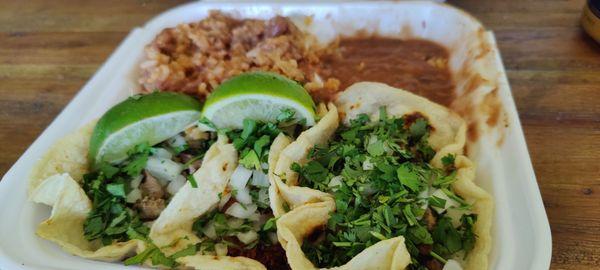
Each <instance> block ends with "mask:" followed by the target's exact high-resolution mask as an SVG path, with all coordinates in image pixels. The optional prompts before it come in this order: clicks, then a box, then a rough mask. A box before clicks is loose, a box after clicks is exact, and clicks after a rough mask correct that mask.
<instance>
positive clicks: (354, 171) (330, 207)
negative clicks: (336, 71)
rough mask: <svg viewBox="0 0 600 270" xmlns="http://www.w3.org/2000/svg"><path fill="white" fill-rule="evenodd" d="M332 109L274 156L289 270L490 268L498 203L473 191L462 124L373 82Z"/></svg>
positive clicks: (278, 145)
mask: <svg viewBox="0 0 600 270" xmlns="http://www.w3.org/2000/svg"><path fill="white" fill-rule="evenodd" d="M336 106H337V109H339V115H340V116H341V119H340V122H341V123H342V125H340V126H339V127H338V112H337V111H336ZM328 110H329V112H328V113H327V114H326V115H325V116H324V117H323V118H322V119H321V120H320V122H319V123H317V124H316V125H315V126H314V127H312V128H310V129H309V130H307V131H305V132H304V133H302V134H300V135H299V137H298V139H297V140H296V141H293V140H291V139H288V138H285V137H283V136H280V137H279V138H277V139H276V140H275V141H274V142H273V146H272V149H271V153H272V154H271V157H270V158H272V159H275V160H276V161H274V162H273V163H272V164H271V166H272V171H271V172H270V174H269V177H270V179H271V181H272V183H273V186H274V188H275V189H277V190H276V191H275V193H276V194H278V197H277V199H276V200H273V201H272V203H275V204H279V205H274V206H273V209H274V212H275V213H276V214H277V215H279V216H280V217H279V219H278V220H277V228H278V231H277V234H278V237H279V241H280V242H281V244H282V246H283V247H284V248H285V250H286V254H287V259H288V263H289V264H290V266H291V268H292V269H442V268H443V269H446V270H448V269H487V265H488V261H487V256H488V253H489V250H490V225H491V215H492V208H493V203H492V200H491V197H490V195H488V194H487V193H486V192H485V191H484V190H482V189H481V188H479V187H478V186H476V185H475V184H474V183H473V180H474V176H475V175H474V171H475V169H474V164H473V162H471V161H470V160H469V159H468V158H467V157H466V156H464V155H463V152H462V151H463V148H464V145H465V132H466V127H465V123H464V122H463V120H462V119H461V118H460V117H459V116H457V115H456V114H454V113H453V112H451V111H449V110H448V109H446V108H444V107H442V106H440V105H437V104H435V103H432V102H430V101H428V100H427V99H425V98H422V97H419V96H416V95H413V94H411V93H409V92H406V91H403V90H400V89H395V88H392V87H389V86H387V85H384V84H380V83H367V82H363V83H357V84H354V85H352V86H351V87H349V88H348V89H346V90H345V91H344V92H343V93H341V94H340V95H339V96H338V97H337V99H336V102H335V105H333V104H330V105H329V106H328ZM286 205H287V206H288V207H286ZM286 208H289V209H291V210H290V211H289V212H287V211H285V210H284V209H286ZM276 209H280V210H276Z"/></svg>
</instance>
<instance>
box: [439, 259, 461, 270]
mask: <svg viewBox="0 0 600 270" xmlns="http://www.w3.org/2000/svg"><path fill="white" fill-rule="evenodd" d="M462 269H463V268H462V266H460V264H459V263H458V262H457V261H455V260H452V259H450V260H448V261H447V262H446V264H445V265H444V268H443V269H442V270H462Z"/></svg>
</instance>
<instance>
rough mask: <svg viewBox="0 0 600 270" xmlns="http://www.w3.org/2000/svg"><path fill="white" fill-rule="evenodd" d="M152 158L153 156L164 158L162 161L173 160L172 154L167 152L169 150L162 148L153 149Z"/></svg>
mask: <svg viewBox="0 0 600 270" xmlns="http://www.w3.org/2000/svg"><path fill="white" fill-rule="evenodd" d="M152 156H155V157H157V158H164V159H171V158H173V154H171V152H169V150H167V149H164V148H162V147H156V148H154V153H153V154H152Z"/></svg>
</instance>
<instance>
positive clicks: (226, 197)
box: [219, 192, 231, 210]
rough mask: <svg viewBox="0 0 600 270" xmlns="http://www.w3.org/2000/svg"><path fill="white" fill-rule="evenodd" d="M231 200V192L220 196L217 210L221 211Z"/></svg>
mask: <svg viewBox="0 0 600 270" xmlns="http://www.w3.org/2000/svg"><path fill="white" fill-rule="evenodd" d="M230 199H231V192H229V193H227V194H223V195H221V200H220V201H219V210H221V209H223V207H224V206H225V204H227V202H228V201H229V200H230Z"/></svg>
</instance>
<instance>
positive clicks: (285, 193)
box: [268, 104, 339, 217]
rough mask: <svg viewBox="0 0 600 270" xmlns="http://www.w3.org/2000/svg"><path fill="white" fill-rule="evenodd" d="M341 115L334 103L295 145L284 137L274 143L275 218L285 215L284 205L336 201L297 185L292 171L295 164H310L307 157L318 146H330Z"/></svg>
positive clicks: (272, 194)
mask: <svg viewBox="0 0 600 270" xmlns="http://www.w3.org/2000/svg"><path fill="white" fill-rule="evenodd" d="M321 107H322V106H321ZM338 122H339V120H338V112H337V109H336V107H335V105H333V104H330V105H329V106H328V111H327V113H326V114H324V116H323V117H322V118H321V120H320V121H319V122H318V123H317V124H316V125H315V126H313V127H312V128H310V129H308V130H306V131H304V132H302V133H301V134H300V135H299V136H298V138H297V139H296V140H295V141H294V142H292V141H291V140H290V138H288V137H286V136H285V135H283V134H280V135H279V136H278V137H277V138H275V140H274V141H273V143H272V144H271V150H270V152H269V173H268V176H269V181H270V183H271V187H270V188H269V197H270V200H271V208H272V209H273V214H274V216H275V217H279V216H281V215H282V214H284V213H285V208H284V207H283V205H284V204H287V205H288V206H289V207H290V208H291V209H294V208H296V207H298V206H300V205H304V204H306V203H312V202H321V201H333V197H332V196H331V195H330V194H328V193H325V192H322V191H318V190H314V189H310V188H307V187H300V186H297V183H298V173H297V172H295V171H292V170H291V169H290V166H291V165H292V164H293V163H299V164H302V165H303V164H306V162H307V161H308V160H307V158H306V157H307V155H308V152H309V151H310V149H311V148H313V146H314V145H322V144H326V143H327V141H328V140H329V138H330V137H331V136H332V135H333V133H334V132H335V130H336V129H337V127H338Z"/></svg>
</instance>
